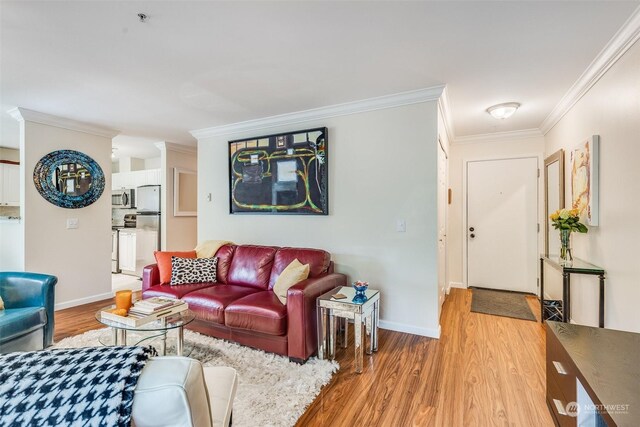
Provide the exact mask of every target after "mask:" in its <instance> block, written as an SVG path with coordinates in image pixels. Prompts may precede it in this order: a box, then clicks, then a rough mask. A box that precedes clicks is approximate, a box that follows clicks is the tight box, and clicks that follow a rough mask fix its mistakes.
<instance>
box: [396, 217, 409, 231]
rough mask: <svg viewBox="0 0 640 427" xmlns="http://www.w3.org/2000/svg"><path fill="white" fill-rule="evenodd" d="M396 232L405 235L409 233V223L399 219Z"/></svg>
mask: <svg viewBox="0 0 640 427" xmlns="http://www.w3.org/2000/svg"><path fill="white" fill-rule="evenodd" d="M396 231H397V232H398V233H404V232H405V231H407V222H406V221H405V220H404V219H399V220H397V221H396Z"/></svg>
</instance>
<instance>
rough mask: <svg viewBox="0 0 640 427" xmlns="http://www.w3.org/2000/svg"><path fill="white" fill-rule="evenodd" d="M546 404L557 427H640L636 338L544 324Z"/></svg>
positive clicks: (638, 336)
mask: <svg viewBox="0 0 640 427" xmlns="http://www.w3.org/2000/svg"><path fill="white" fill-rule="evenodd" d="M546 330H547V338H546V339H547V347H546V362H547V369H546V372H547V406H548V407H549V411H550V412H551V415H552V417H553V419H554V421H555V423H556V425H557V426H562V427H577V426H578V425H580V427H600V426H620V427H622V426H634V427H637V426H639V425H640V366H639V362H640V334H635V333H631V332H622V331H614V330H610V329H602V328H592V327H588V326H580V325H573V324H567V323H559V322H547V324H546Z"/></svg>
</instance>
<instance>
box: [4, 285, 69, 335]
mask: <svg viewBox="0 0 640 427" xmlns="http://www.w3.org/2000/svg"><path fill="white" fill-rule="evenodd" d="M56 283H58V278H57V277H56V276H51V275H48V274H38V273H27V272H2V273H0V296H2V299H3V300H4V304H5V307H7V308H25V307H44V309H45V311H46V313H47V324H46V326H45V328H44V347H47V346H49V345H51V344H52V343H53V329H54V321H55V318H54V315H53V310H54V305H55V289H54V286H55V285H56Z"/></svg>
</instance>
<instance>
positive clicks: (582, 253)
mask: <svg viewBox="0 0 640 427" xmlns="http://www.w3.org/2000/svg"><path fill="white" fill-rule="evenodd" d="M591 135H600V226H599V227H592V228H590V230H589V233H588V234H584V235H580V234H575V233H574V235H573V237H572V239H573V248H572V249H573V251H572V252H573V254H574V256H577V257H579V258H582V259H585V260H588V261H591V262H593V263H595V264H597V265H600V266H602V267H603V268H604V269H605V270H606V272H607V282H606V291H605V292H606V298H605V302H606V304H605V326H606V327H607V328H611V329H621V330H627V331H634V332H640V315H639V314H638V304H639V302H640V262H638V251H637V249H636V248H637V245H638V240H639V239H640V231H639V230H638V227H637V225H636V222H637V219H636V216H637V213H638V195H640V167H638V161H637V159H638V158H640V143H639V142H638V135H640V44H638V43H636V44H635V45H634V46H633V47H631V49H630V50H629V51H628V52H627V53H626V54H625V55H624V56H622V58H620V59H619V60H618V62H617V63H616V64H615V65H613V67H612V68H611V69H609V71H608V72H607V73H606V74H605V75H604V76H603V77H602V78H601V79H600V81H598V83H596V84H595V86H593V87H592V88H591V90H590V91H589V92H588V93H587V94H586V95H585V96H584V97H583V98H582V99H580V100H579V101H578V102H577V103H576V104H575V105H574V106H573V108H572V109H571V110H570V111H569V112H568V113H567V114H566V115H565V116H564V117H563V118H562V119H561V120H560V122H559V123H558V124H556V125H555V127H553V128H552V129H551V131H549V132H548V133H547V134H546V136H545V140H546V152H547V153H553V152H555V151H556V150H558V149H560V148H562V149H564V150H565V171H566V176H565V183H566V185H565V194H566V203H567V205H569V204H570V203H571V187H570V176H571V175H570V173H571V168H570V167H571V165H570V155H569V153H570V150H571V148H572V147H574V146H575V145H577V144H578V143H580V142H581V141H583V140H585V139H587V138H589V137H590V136H591ZM545 287H546V286H545ZM549 291H550V292H552V293H553V295H556V296H557V295H558V294H559V292H560V291H559V289H557V288H556V289H550V290H549ZM571 302H572V304H571V313H572V318H573V321H575V322H576V323H579V324H585V325H592V326H597V324H598V281H597V278H581V277H579V276H578V275H574V276H572V293H571Z"/></svg>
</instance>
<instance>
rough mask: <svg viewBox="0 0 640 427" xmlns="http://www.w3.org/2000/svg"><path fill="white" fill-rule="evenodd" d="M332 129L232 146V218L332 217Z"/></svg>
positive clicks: (230, 146) (241, 142) (282, 134)
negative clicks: (243, 215)
mask: <svg viewBox="0 0 640 427" xmlns="http://www.w3.org/2000/svg"><path fill="white" fill-rule="evenodd" d="M328 160H329V158H328V135H327V128H315V129H307V130H301V131H296V132H289V133H278V134H274V135H266V136H258V137H254V138H246V139H241V140H235V141H229V191H230V197H229V199H230V200H229V204H230V213H232V214H240V213H254V214H298V215H328V214H329V193H328V190H329V189H328V184H329V175H328Z"/></svg>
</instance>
